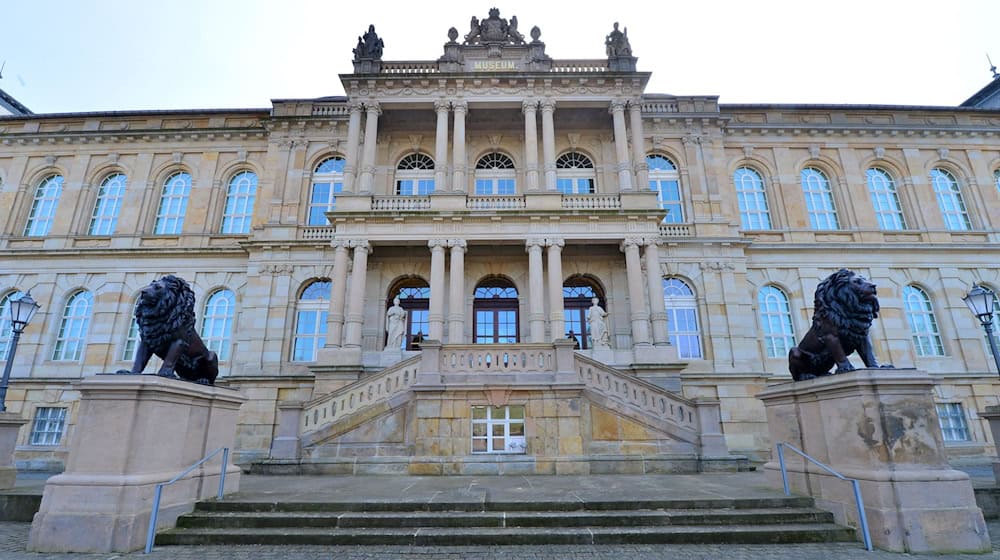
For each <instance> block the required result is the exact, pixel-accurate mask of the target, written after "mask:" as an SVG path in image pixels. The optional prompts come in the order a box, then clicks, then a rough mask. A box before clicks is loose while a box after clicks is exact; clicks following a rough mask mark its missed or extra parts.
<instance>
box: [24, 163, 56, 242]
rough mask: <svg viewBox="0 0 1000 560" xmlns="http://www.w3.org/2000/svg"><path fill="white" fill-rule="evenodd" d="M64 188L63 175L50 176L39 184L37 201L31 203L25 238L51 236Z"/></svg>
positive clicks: (36, 190)
mask: <svg viewBox="0 0 1000 560" xmlns="http://www.w3.org/2000/svg"><path fill="white" fill-rule="evenodd" d="M62 188H63V177H62V175H50V176H48V177H46V178H45V179H43V180H42V182H41V183H39V184H38V188H37V189H35V199H34V200H33V201H32V202H31V213H30V214H28V223H27V224H25V226H24V235H25V236H28V237H41V236H44V235H48V234H49V231H50V230H51V229H52V223H53V222H54V221H55V219H56V208H57V207H58V206H59V197H60V196H62Z"/></svg>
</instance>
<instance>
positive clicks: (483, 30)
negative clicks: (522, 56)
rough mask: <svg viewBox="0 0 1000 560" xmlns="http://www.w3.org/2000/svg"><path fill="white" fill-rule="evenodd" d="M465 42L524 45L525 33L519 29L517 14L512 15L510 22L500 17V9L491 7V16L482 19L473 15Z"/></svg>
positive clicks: (467, 43) (469, 43)
mask: <svg viewBox="0 0 1000 560" xmlns="http://www.w3.org/2000/svg"><path fill="white" fill-rule="evenodd" d="M464 44H466V45H523V44H524V35H522V34H521V33H519V32H518V30H517V16H512V17H511V18H510V22H509V23H508V22H507V20H506V19H504V18H502V17H500V10H499V9H497V8H490V16H489V17H488V18H485V19H483V20H482V21H480V20H479V18H477V17H476V16H472V21H471V22H470V24H469V33H468V34H467V35H466V36H465V43H464Z"/></svg>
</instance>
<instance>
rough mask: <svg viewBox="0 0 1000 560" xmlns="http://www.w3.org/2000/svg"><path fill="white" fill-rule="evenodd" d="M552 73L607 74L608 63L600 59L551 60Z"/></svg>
mask: <svg viewBox="0 0 1000 560" xmlns="http://www.w3.org/2000/svg"><path fill="white" fill-rule="evenodd" d="M552 71H553V72H561V73H569V72H572V73H581V72H607V71H608V61H607V60H605V59H600V58H596V59H564V60H553V61H552Z"/></svg>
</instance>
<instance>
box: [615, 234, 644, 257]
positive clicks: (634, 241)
mask: <svg viewBox="0 0 1000 560" xmlns="http://www.w3.org/2000/svg"><path fill="white" fill-rule="evenodd" d="M645 244H646V240H645V239H643V238H641V237H626V238H625V239H624V240H623V241H622V244H621V247H619V249H620V250H621V251H622V252H623V253H624V252H625V251H626V250H628V249H631V248H632V247H635V248H636V249H638V248H639V247H642V246H643V245H645Z"/></svg>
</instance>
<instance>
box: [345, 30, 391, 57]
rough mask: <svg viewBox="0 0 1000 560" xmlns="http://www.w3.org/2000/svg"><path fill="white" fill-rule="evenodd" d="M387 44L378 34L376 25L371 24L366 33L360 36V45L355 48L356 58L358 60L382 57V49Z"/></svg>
mask: <svg viewBox="0 0 1000 560" xmlns="http://www.w3.org/2000/svg"><path fill="white" fill-rule="evenodd" d="M384 47H385V44H384V43H383V42H382V39H381V38H379V36H378V34H377V33H375V26H374V25H369V26H368V31H366V32H365V34H364V35H362V36H360V37H358V46H357V47H355V49H354V51H353V52H354V60H355V61H358V60H361V59H373V60H381V59H382V49H383V48H384Z"/></svg>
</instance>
